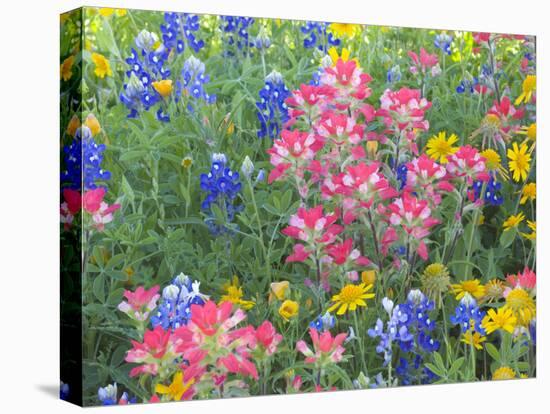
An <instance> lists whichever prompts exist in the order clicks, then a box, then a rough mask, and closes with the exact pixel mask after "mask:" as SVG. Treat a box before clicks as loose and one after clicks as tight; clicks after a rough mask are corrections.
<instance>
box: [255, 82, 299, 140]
mask: <svg viewBox="0 0 550 414" xmlns="http://www.w3.org/2000/svg"><path fill="white" fill-rule="evenodd" d="M290 94H291V93H290V90H289V89H288V88H287V87H286V85H285V83H284V81H283V76H282V75H281V74H280V73H279V72H277V71H273V72H271V73H270V74H269V75H267V76H266V78H265V85H264V87H263V88H262V89H261V90H260V93H259V95H260V100H259V101H258V102H256V108H257V109H258V112H257V115H258V120H259V121H260V129H259V130H258V138H264V137H265V136H267V135H269V137H270V138H272V139H273V138H276V137H278V136H279V133H280V131H281V127H282V125H283V124H284V123H285V122H287V121H288V119H289V116H288V107H287V104H286V103H285V100H286V99H287V98H288V97H289V96H290Z"/></svg>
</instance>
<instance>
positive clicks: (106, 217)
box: [82, 188, 120, 231]
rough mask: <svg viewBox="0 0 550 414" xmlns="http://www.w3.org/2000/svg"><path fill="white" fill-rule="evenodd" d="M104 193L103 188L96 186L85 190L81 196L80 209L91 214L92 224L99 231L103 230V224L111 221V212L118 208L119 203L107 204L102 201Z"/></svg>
mask: <svg viewBox="0 0 550 414" xmlns="http://www.w3.org/2000/svg"><path fill="white" fill-rule="evenodd" d="M105 193H106V190H105V189H104V188H96V189H93V190H88V191H86V192H85V193H84V196H83V197H82V209H83V210H84V211H85V212H87V213H89V214H91V215H92V220H93V223H94V226H95V227H96V229H97V230H99V231H103V229H104V228H105V224H107V223H110V222H111V221H113V213H114V212H115V211H116V210H118V209H119V208H120V204H112V205H110V206H109V205H108V204H107V203H106V202H105V201H103V198H104V197H105Z"/></svg>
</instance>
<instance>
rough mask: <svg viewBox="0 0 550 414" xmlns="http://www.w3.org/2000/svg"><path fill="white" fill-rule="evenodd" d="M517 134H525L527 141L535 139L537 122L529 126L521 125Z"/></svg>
mask: <svg viewBox="0 0 550 414" xmlns="http://www.w3.org/2000/svg"><path fill="white" fill-rule="evenodd" d="M517 133H518V134H519V135H525V136H526V137H527V139H528V140H529V141H532V142H535V141H536V140H537V124H536V123H532V124H531V125H529V126H522V127H521V128H520V129H519V131H518V132H517Z"/></svg>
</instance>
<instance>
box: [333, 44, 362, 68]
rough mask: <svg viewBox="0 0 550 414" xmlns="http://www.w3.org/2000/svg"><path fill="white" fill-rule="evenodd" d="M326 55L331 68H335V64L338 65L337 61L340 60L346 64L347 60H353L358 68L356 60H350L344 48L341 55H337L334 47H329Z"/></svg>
mask: <svg viewBox="0 0 550 414" xmlns="http://www.w3.org/2000/svg"><path fill="white" fill-rule="evenodd" d="M328 55H329V56H330V59H331V60H332V66H336V63H338V59H342V60H343V61H344V62H347V61H348V60H353V61H354V62H355V64H356V65H357V67H359V62H358V61H357V59H355V58H352V59H350V51H349V50H348V49H346V48H343V49H342V54H341V55H339V54H338V50H337V49H336V48H335V47H331V48H330V49H329V50H328Z"/></svg>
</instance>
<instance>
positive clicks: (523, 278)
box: [506, 266, 537, 289]
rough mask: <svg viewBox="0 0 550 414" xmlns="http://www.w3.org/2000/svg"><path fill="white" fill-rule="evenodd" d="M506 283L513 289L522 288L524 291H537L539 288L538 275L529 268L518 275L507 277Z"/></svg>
mask: <svg viewBox="0 0 550 414" xmlns="http://www.w3.org/2000/svg"><path fill="white" fill-rule="evenodd" d="M506 282H508V284H509V285H510V286H511V287H512V288H516V287H520V288H523V289H535V287H536V286H537V275H536V273H535V272H533V271H532V270H531V269H529V268H528V267H527V266H525V268H524V269H523V272H519V273H518V274H517V275H508V276H506Z"/></svg>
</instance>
